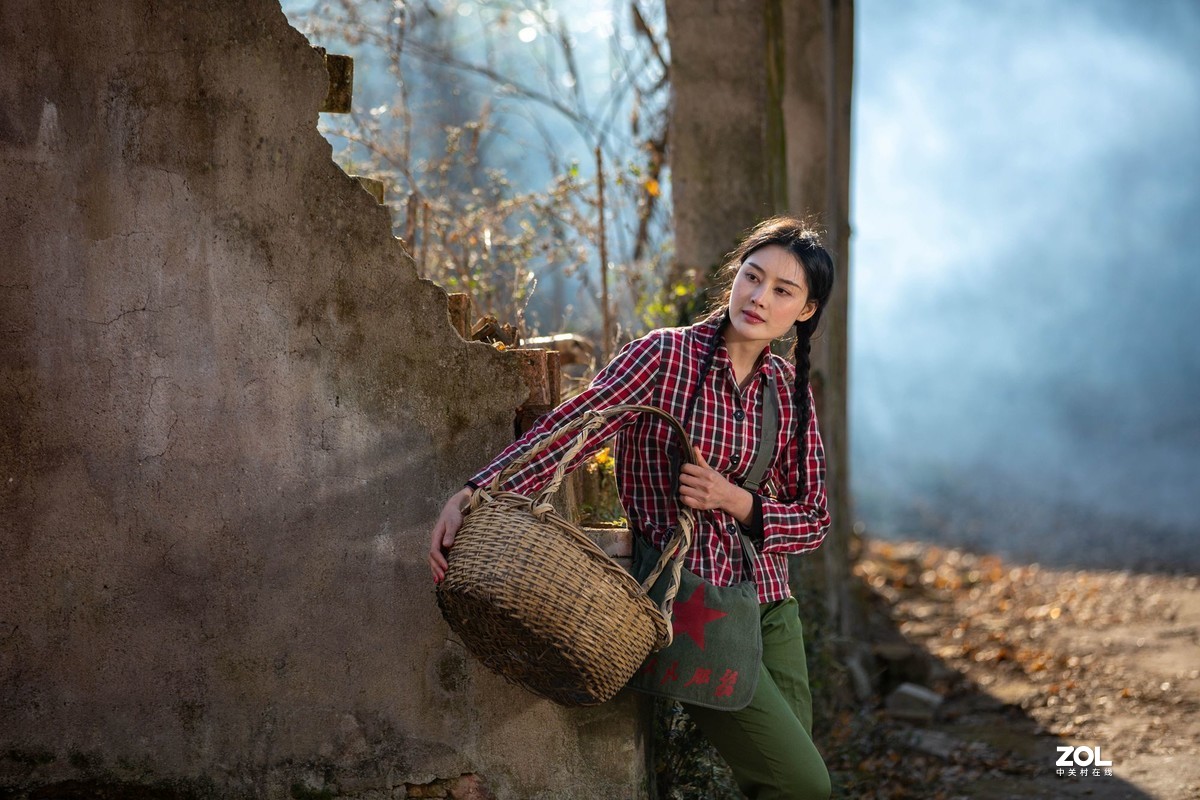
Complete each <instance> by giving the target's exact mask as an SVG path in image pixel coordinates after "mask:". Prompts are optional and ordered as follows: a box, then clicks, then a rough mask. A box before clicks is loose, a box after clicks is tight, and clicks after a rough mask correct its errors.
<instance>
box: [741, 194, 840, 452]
mask: <svg viewBox="0 0 1200 800" xmlns="http://www.w3.org/2000/svg"><path fill="white" fill-rule="evenodd" d="M769 245H778V246H779V247H782V248H783V249H784V250H786V251H788V252H789V253H790V254H791V255H792V257H793V258H795V259H796V261H797V263H799V264H800V266H801V267H802V268H803V270H804V278H805V281H806V283H807V284H808V297H809V299H810V300H812V301H814V302H815V303H816V304H817V310H816V312H814V313H813V315H812V316H811V317H809V318H808V319H806V320H803V321H800V322H797V323H796V325H795V330H796V343H795V346H794V347H793V349H792V359H793V361H794V362H795V364H796V382H795V385H794V386H793V388H792V397H793V400H794V402H795V407H796V410H797V414H796V431H795V439H796V442H797V446H798V447H799V448H800V451H801V452H800V456H801V457H802V458H803V456H804V445H805V433H806V432H807V431H808V424H809V420H811V419H812V408H811V407H810V405H809V401H808V383H809V372H810V371H811V369H812V337H813V334H814V333H815V332H816V330H817V325H818V324H819V323H820V321H821V314H822V312H824V311H825V306H826V305H828V303H829V297H830V295H831V294H833V282H834V278H835V275H836V269H835V267H834V263H833V257H832V256H831V255H830V254H829V251H828V250H826V249H825V246H824V244H823V243H822V241H821V236H820V234H819V233H818V232H817V230H816V228H815V227H814V226H813V225H811V224H810V223H809V222H807V221H805V220H801V219H796V218H794V217H772V218H771V219H767V220H763V221H762V222H760V223H759V224H758V225H755V226H754V227H753V228H751V229H750V231H749V232H748V233H747V234H746V236H745V238H743V239H742V241H741V243H740V244H739V245H738V246H737V248H736V249H734V251H733V252H732V253H730V254H729V255H728V256H727V258H726V261H725V266H724V267H723V268H722V270H721V275H722V277H723V279H724V281H723V282H724V284H725V289H724V291H723V292H722V294H721V296H720V303H719V310H720V313H723V314H725V320H726V324H728V309H729V299H730V296H731V294H732V291H733V278H734V276H736V275H737V272H738V269H740V268H741V266H742V262H744V261H745V260H746V259H747V258H749V257H750V254H751V253H753V252H755V251H756V250H759V249H761V248H763V247H767V246H769Z"/></svg>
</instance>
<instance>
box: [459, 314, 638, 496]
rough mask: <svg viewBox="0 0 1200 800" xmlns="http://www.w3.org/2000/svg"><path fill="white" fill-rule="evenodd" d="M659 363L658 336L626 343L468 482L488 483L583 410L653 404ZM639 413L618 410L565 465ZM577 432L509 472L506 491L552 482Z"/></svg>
mask: <svg viewBox="0 0 1200 800" xmlns="http://www.w3.org/2000/svg"><path fill="white" fill-rule="evenodd" d="M660 362H661V342H660V337H659V336H658V335H657V334H655V333H651V334H649V335H647V336H644V337H642V338H641V339H637V340H635V341H632V342H630V343H629V344H627V345H625V347H623V348H622V349H621V351H620V352H619V353H617V355H616V356H615V357H614V358H613V360H612V361H610V362H609V363H608V366H606V367H605V368H604V369H603V370H601V371H600V373H599V374H597V375H596V377H595V378H593V379H592V382H591V383H590V384H589V385H588V387H587V388H586V389H584V390H583V391H582V392H580V393H579V394H577V395H575V396H574V397H572V398H571V399H569V400H567V401H566V402H564V403H562V404H561V405H559V406H558V407H557V408H555V409H554V410H553V411H551V412H549V413H548V414H545V415H544V416H542V417H541V418H540V419H539V420H538V421H537V424H535V425H534V426H533V427H532V428H530V429H529V430H528V431H527V432H526V433H525V435H523V436H522V437H521V438H519V439H517V440H516V441H515V442H513V443H512V444H511V445H509V446H508V447H507V448H505V449H504V451H503V452H502V453H500V455H498V456H496V458H495V459H493V460H492V462H491V463H490V464H488V465H487V466H486V467H484V468H483V469H482V470H480V471H479V472H478V473H476V474H475V475H474V476H472V477H471V479H470V480H469V481H467V485H468V486H473V487H488V486H490V485H491V482H492V480H493V479H494V478H495V477H496V476H497V475H499V474H500V473H501V472H503V470H504V468H505V467H506V466H507V465H509V464H510V463H512V462H513V461H514V460H516V459H517V458H519V457H520V456H522V455H524V454H525V453H527V452H529V450H530V449H531V448H532V447H533V446H534V445H535V444H536V443H537V442H538V441H539V440H541V439H542V438H544V437H545V435H546V434H547V433H549V432H551V431H553V430H554V429H555V428H558V427H559V426H561V425H563V424H564V423H566V422H569V421H570V420H572V419H574V418H575V417H577V416H579V415H580V414H582V413H584V412H585V411H592V410H594V411H600V410H603V409H605V408H609V407H611V406H616V405H623V404H635V405H649V404H650V400H651V397H652V395H653V393H654V387H655V386H656V385H657V383H658V372H659V365H660ZM636 416H637V415H636V414H634V413H629V414H620V415H618V416H615V417H610V418H609V419H608V420H606V421H605V424H604V426H603V427H602V428H601V429H600V430H599V431H596V432H594V433H592V434H591V436H590V438H589V439H588V443H587V445H586V446H585V447H584V448H583V450H581V451H580V452H579V453H578V454H576V456H575V457H574V458H573V459H572V460H571V463H570V464H568V465H567V471H568V472H570V471H572V470H574V469H576V468H577V467H579V466H580V465H581V464H583V463H584V462H585V461H586V460H587V459H588V458H590V457H591V456H592V455H593V454H594V453H596V451H598V450H599V449H600V447H601V446H602V445H603V444H604V442H606V441H608V440H609V439H611V438H612V437H613V436H614V435H615V434H616V432H617V431H618V430H620V429H621V428H622V427H624V426H625V425H627V424H629V423H630V422H632V421H633V420H634V419H636ZM574 439H575V437H574V436H561V437H558V438H557V439H556V440H554V441H552V442H551V443H550V444H549V446H548V447H547V448H546V449H545V450H543V451H542V452H540V453H538V454H537V455H536V456H534V458H533V459H531V460H530V462H529V463H528V464H526V465H524V466H523V467H521V468H520V469H519V470H517V471H516V472H515V473H514V474H512V475H510V476H508V477H507V478H506V479H505V480H504V481H503V482H502V483H501V484H500V488H501V489H503V490H505V491H511V492H518V493H520V494H524V495H532V494H535V493H536V492H540V491H542V489H543V488H544V487H545V486H546V484H548V483H549V482H550V478H551V476H552V475H553V474H554V469H555V468H556V467H557V466H558V464H559V462H560V461H561V458H562V455H563V451H564V450H566V449H567V448H568V447H569V446H570V444H571V442H572V441H574Z"/></svg>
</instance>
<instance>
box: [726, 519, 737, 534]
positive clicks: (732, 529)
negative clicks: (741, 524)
mask: <svg viewBox="0 0 1200 800" xmlns="http://www.w3.org/2000/svg"><path fill="white" fill-rule="evenodd" d="M725 532H726V533H730V534H733V533H737V525H734V524H733V523H732V522H730V523H729V524H728V525H726V526H725Z"/></svg>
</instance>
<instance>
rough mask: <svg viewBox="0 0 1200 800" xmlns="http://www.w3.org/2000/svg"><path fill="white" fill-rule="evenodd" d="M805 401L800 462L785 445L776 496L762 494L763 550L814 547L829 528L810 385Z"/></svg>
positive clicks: (799, 550)
mask: <svg viewBox="0 0 1200 800" xmlns="http://www.w3.org/2000/svg"><path fill="white" fill-rule="evenodd" d="M808 402H809V407H810V408H812V409H813V411H812V414H811V415H810V418H809V421H808V430H807V431H806V432H805V436H804V442H805V448H804V460H803V463H800V459H799V458H798V457H797V456H798V453H797V448H794V447H789V448H786V449H785V450H784V454H783V458H781V459H780V463H779V470H780V473H782V486H781V491H780V493H779V497H767V496H764V497H763V498H762V532H763V546H762V552H763V553H805V552H808V551H809V550H815V549H816V548H817V547H819V546H820V544H821V542H822V541H823V540H824V539H825V534H826V533H827V532H828V530H829V523H830V518H829V510H828V508H827V502H826V495H825V446H824V444H822V442H821V432H820V429H819V427H818V425H817V412H816V408H815V406H813V398H812V389H811V388H810V389H809V395H808ZM787 498H791V499H787Z"/></svg>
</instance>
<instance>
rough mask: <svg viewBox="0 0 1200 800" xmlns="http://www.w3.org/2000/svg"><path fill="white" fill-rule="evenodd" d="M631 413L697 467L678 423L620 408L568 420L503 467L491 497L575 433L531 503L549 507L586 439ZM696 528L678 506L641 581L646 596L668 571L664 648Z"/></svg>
mask: <svg viewBox="0 0 1200 800" xmlns="http://www.w3.org/2000/svg"><path fill="white" fill-rule="evenodd" d="M630 412H642V413H647V414H651V415H653V416H656V417H659V418H660V419H662V420H664V421H665V422H666V423H667V424H668V425H669V426H670V427H671V429H672V431H674V433H675V435H676V437H678V439H679V443H680V445H681V447H682V451H683V458H684V460H685V461H686V462H687V463H689V464H697V463H699V462H697V461H696V453H695V451H694V450H693V449H692V444H691V440H690V439H689V438H688V435H687V431H686V430H684V428H683V426H682V425H680V424H679V420H677V419H675V417H674V416H672V415H671V414H668V413H667V412H666V411H663V410H662V409H661V408H655V407H654V406H642V405H619V406H611V407H609V408H606V409H603V410H601V411H587V412H584V413H583V414H581V415H580V416H578V417H576V418H575V419H573V420H571V421H570V422H568V423H566V424H565V425H562V426H561V427H559V428H556V429H554V430H552V431H549V432H547V433H546V434H545V435H544V436H542V438H541V439H539V440H538V442H537V444H535V445H534V446H533V447H532V448H530V449H529V450H528V451H526V452H525V453H523V454H522V455H521V456H519V457H518V458H516V459H514V460H513V462H512V463H511V464H509V465H508V466H506V467H505V468H504V469H503V470H501V471H500V473H499V474H497V475H496V476H495V477H494V478H492V483H491V487H490V490H491V492H493V493H496V492H499V491H500V484H501V483H503V482H504V481H505V480H507V479H508V478H509V477H511V476H512V475H514V474H516V473H517V472H518V471H519V470H520V469H521V468H522V467H524V466H525V465H526V464H528V463H529V462H530V461H532V460H533V458H534V457H535V456H537V455H538V454H539V453H541V452H542V451H543V450H545V449H546V448H548V447H549V446H550V445H551V444H553V443H554V442H556V441H558V440H559V439H562V438H563V437H564V436H571V435H574V434H575V433H577V432H578V434H579V436H578V437H577V438H576V439H575V441H574V442H572V443H571V445H570V447H568V448H567V450H566V452H565V453H563V456H562V458H561V459H560V460H559V463H558V466H557V467H556V468H555V470H554V475H553V477H552V478H551V479H550V483H549V484H547V486H546V488H545V490H544V491H543V492H542V493H541V494H540V495H539V496H538V498H537V500H535V501H534V504H533V505H534V507H535V508H536V507H539V506H546V505H548V503H549V498H550V497H551V496H552V495H553V494H554V493H555V492H557V491H558V488H559V486H560V485H561V484H562V482H563V479H564V478H565V477H566V473H567V466H568V465H569V464H570V463H571V461H572V460H573V459H574V458H575V456H576V455H578V454H579V452H580V451H581V450H582V449H583V448H584V447H585V446H586V445H587V441H588V439H589V438H590V437H591V435H592V434H593V433H595V432H596V431H598V430H600V429H601V428H602V427H604V422H605V420H607V419H608V418H609V417H615V416H617V415H620V414H628V413H630ZM695 528H696V518H695V512H694V511H692V509H690V508H688V507H687V506H685V505H683V504H682V503H680V504H679V518H678V530H677V531H676V532H675V535H674V536H673V537H672V538H671V540H670V542H668V543H667V546H666V547H665V548H663V551H662V556H660V557H659V559H658V563H657V564H655V565H654V569H653V570H651V572H650V574H649V575H648V576H647V577H646V580H644V581H642V591H644V592H647V593H649V591H650V587H651V586H653V585H654V584H655V582H657V580H658V578H659V576H660V575H661V574H662V573H663V571H664V570H665V569H667V567H668V566H669V567H670V574H669V578H668V580H669V583H668V584H667V590H666V593H665V594H664V596H663V601H662V603H661V604H660V605H659V611H660V612H661V613H662V615H663V618H664V619H665V620H666V623H667V644H670V642H671V639H672V638H673V632H672V626H671V617H672V613H673V611H674V607H675V595H676V594H678V592H679V579H680V575H681V573H682V572H683V561H684V556H685V555H686V554H687V552H688V551H689V550H691V549H692V535H693V532H694V531H695Z"/></svg>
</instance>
